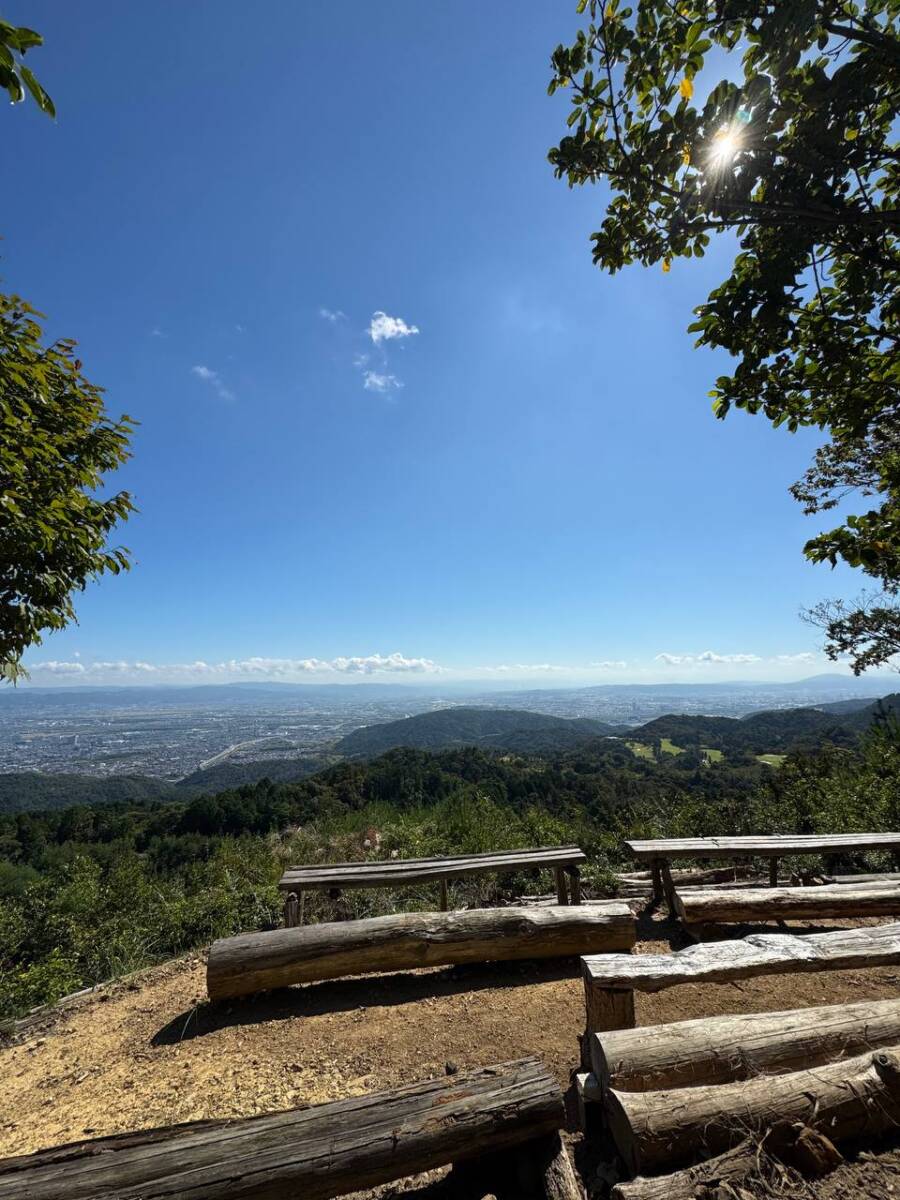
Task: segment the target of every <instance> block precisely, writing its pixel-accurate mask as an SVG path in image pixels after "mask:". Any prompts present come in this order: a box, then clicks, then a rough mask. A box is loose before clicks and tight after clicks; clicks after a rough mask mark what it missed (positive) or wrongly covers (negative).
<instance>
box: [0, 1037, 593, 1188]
mask: <svg viewBox="0 0 900 1200" xmlns="http://www.w3.org/2000/svg"><path fill="white" fill-rule="evenodd" d="M563 1120H564V1112H563V1103H562V1096H561V1094H560V1090H559V1085H558V1084H557V1082H556V1080H555V1079H554V1078H553V1077H552V1076H551V1075H550V1074H549V1072H548V1071H547V1070H546V1068H545V1067H544V1066H543V1065H542V1064H541V1063H540V1061H539V1060H538V1059H535V1058H531V1059H523V1060H521V1061H519V1062H513V1063H503V1064H500V1065H499V1066H494V1067H486V1068H484V1069H482V1070H479V1071H472V1072H466V1073H465V1074H460V1075H456V1076H453V1077H452V1078H450V1079H446V1078H445V1079H438V1080H430V1081H427V1082H425V1083H418V1084H411V1085H408V1086H406V1087H402V1088H398V1089H396V1090H395V1091H391V1092H385V1093H382V1094H381V1095H372V1096H360V1097H356V1098H354V1099H352V1100H342V1101H339V1102H337V1103H334V1104H321V1105H315V1106H313V1107H311V1108H303V1109H292V1110H290V1111H288V1112H280V1113H273V1114H271V1115H270V1116H263V1117H251V1118H247V1119H244V1120H228V1121H200V1122H195V1123H193V1124H189V1125H174V1126H168V1127H166V1128H162V1129H148V1130H143V1131H140V1132H137V1133H128V1134H120V1135H118V1136H115V1137H107V1138H97V1139H94V1140H91V1141H86V1142H78V1143H73V1144H71V1145H68V1146H60V1147H56V1148H54V1149H50V1150H42V1151H40V1152H39V1153H37V1154H32V1155H28V1156H25V1157H20V1158H11V1159H4V1160H0V1200H26V1198H27V1200H297V1198H298V1197H302V1198H303V1200H329V1198H330V1197H333V1196H340V1195H343V1194H345V1193H346V1192H352V1191H357V1190H360V1189H363V1188H369V1187H375V1186H377V1185H378V1184H381V1183H386V1182H389V1181H391V1180H394V1179H398V1178H402V1177H403V1176H405V1175H412V1174H415V1173H417V1172H420V1171H426V1170H430V1169H432V1168H434V1167H439V1166H443V1165H445V1164H446V1163H449V1162H456V1161H458V1160H464V1159H466V1158H468V1157H471V1156H473V1155H482V1154H490V1153H493V1152H496V1151H502V1150H505V1149H506V1148H508V1147H510V1146H514V1145H520V1144H521V1143H522V1142H527V1141H531V1140H532V1139H534V1138H542V1137H546V1136H547V1135H549V1134H552V1133H554V1132H555V1131H557V1130H558V1129H559V1128H560V1127H561V1125H562V1123H563ZM567 1200H569V1198H567Z"/></svg>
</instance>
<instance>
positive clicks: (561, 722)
mask: <svg viewBox="0 0 900 1200" xmlns="http://www.w3.org/2000/svg"><path fill="white" fill-rule="evenodd" d="M835 707H839V706H835ZM889 713H894V714H898V713H900V693H897V694H894V695H891V696H886V697H885V698H884V699H883V700H877V701H876V702H875V703H874V704H865V705H862V706H857V705H854V706H853V707H852V709H851V710H850V711H847V710H846V709H843V710H841V711H826V710H824V709H819V708H789V709H776V710H773V711H771V712H757V713H751V714H750V715H749V716H746V717H701V716H678V715H667V716H662V717H657V718H655V719H654V720H652V721H648V722H647V723H646V724H645V725H639V726H636V727H634V728H626V727H623V726H615V725H608V724H604V722H602V721H593V720H589V719H587V718H578V719H575V720H567V719H565V718H563V717H552V716H548V715H545V714H543V713H534V712H527V711H516V710H514V709H490V708H445V709H440V710H439V711H437V712H430V713H422V714H421V715H419V716H415V717H407V718H406V719H404V720H400V721H388V722H385V723H384V724H378V725H368V726H366V727H364V728H363V729H356V730H354V731H353V733H351V734H348V735H347V736H346V737H345V738H342V739H341V740H340V741H339V742H338V743H337V745H336V746H335V750H336V752H337V753H338V754H342V755H344V756H345V757H347V758H371V757H374V756H375V755H377V754H383V753H384V752H385V751H386V750H392V749H395V748H397V747H400V746H407V747H411V748H414V749H417V750H443V749H449V748H451V747H453V746H481V747H482V748H485V749H494V750H507V751H510V752H515V753H530V754H542V753H559V752H562V751H565V750H571V749H575V748H576V747H579V746H585V745H586V744H587V743H589V742H591V741H594V740H596V739H598V738H605V737H619V738H625V739H626V740H627V741H628V742H629V743H632V744H634V743H636V744H640V745H643V746H649V747H653V746H655V745H658V744H659V743H660V742H662V741H666V740H667V741H669V742H670V743H672V745H673V746H675V747H678V748H680V749H682V750H690V749H694V748H696V749H704V750H709V749H712V750H719V751H732V752H743V753H747V754H783V753H786V752H788V751H791V750H796V749H809V748H814V747H815V746H819V745H822V744H824V743H826V742H830V743H831V744H833V745H836V746H849V745H852V744H853V743H854V742H855V741H856V739H857V738H858V736H859V734H860V733H861V732H863V730H865V729H868V728H869V726H870V725H871V724H872V722H873V721H874V720H875V719H876V718H877V716H878V715H879V714H885V715H886V714H889Z"/></svg>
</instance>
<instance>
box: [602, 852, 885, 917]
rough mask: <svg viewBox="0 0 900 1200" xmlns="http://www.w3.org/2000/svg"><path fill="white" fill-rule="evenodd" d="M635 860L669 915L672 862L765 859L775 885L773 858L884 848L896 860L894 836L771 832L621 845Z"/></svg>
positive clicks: (774, 859)
mask: <svg viewBox="0 0 900 1200" xmlns="http://www.w3.org/2000/svg"><path fill="white" fill-rule="evenodd" d="M625 845H626V846H627V847H628V849H629V850H630V851H631V853H632V855H633V856H634V858H635V859H636V860H637V861H638V862H644V863H649V865H650V870H651V871H652V873H653V895H654V898H655V899H657V900H661V899H662V898H663V897H665V898H666V900H667V902H668V904H669V908H670V910H672V911H674V895H675V888H674V885H673V881H672V871H671V863H672V860H673V859H676V858H687V859H692V860H694V861H698V862H706V861H710V860H716V859H725V860H728V861H731V862H739V861H741V860H744V859H751V858H765V859H768V861H769V884H770V886H772V887H774V886H775V885H776V884H777V883H778V860H779V859H780V858H785V857H787V856H794V855H805V854H816V855H824V856H825V857H829V856H833V855H837V854H848V853H859V852H864V851H867V850H890V851H891V852H892V853H893V855H894V858H895V860H897V861H898V862H900V833H840V834H771V835H766V836H763V835H760V836H756V835H754V836H752V837H746V836H741V837H697V838H655V839H640V840H632V841H626V842H625Z"/></svg>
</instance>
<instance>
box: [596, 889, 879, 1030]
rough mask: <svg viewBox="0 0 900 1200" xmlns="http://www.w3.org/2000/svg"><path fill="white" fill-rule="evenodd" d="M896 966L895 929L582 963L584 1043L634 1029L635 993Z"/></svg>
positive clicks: (751, 940)
mask: <svg viewBox="0 0 900 1200" xmlns="http://www.w3.org/2000/svg"><path fill="white" fill-rule="evenodd" d="M796 890H797V891H798V892H800V891H803V890H805V889H800V888H798V889H796ZM809 890H810V891H813V890H816V891H818V890H820V889H809ZM897 963H900V924H891V925H876V926H873V927H871V928H866V929H833V930H829V931H828V932H827V933H811V934H787V933H758V934H752V935H750V936H749V937H745V938H741V939H739V940H736V941H729V942H706V943H702V944H700V945H697V946H690V947H689V948H688V949H687V950H679V951H677V952H676V953H675V954H636V955H631V954H601V955H588V956H585V957H583V958H582V960H581V965H582V974H583V977H584V988H585V1002H586V1008H587V1034H588V1042H589V1035H590V1034H592V1033H596V1032H599V1031H602V1030H606V1029H630V1028H633V1027H634V1024H635V1019H634V993H635V991H639V992H659V991H663V990H664V989H665V988H670V987H676V986H677V985H679V984H682V983H728V982H730V981H731V980H734V979H749V978H751V977H752V976H755V975H782V974H788V973H793V972H809V971H841V970H848V969H851V968H854V967H855V968H859V967H884V966H892V965H895V964H897ZM585 1052H586V1053H587V1046H586V1047H585Z"/></svg>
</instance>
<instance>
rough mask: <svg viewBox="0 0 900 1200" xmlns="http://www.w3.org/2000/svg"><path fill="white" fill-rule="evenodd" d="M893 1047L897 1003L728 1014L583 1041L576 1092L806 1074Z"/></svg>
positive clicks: (898, 1040) (899, 1013)
mask: <svg viewBox="0 0 900 1200" xmlns="http://www.w3.org/2000/svg"><path fill="white" fill-rule="evenodd" d="M897 1045H900V1000H864V1001H861V1002H860V1003H857V1004H826V1005H820V1006H817V1007H815V1008H796V1009H789V1010H787V1011H784V1012H765V1013H729V1014H727V1015H725V1016H719V1017H702V1018H700V1019H698V1020H691V1021H672V1022H670V1023H667V1024H664V1025H650V1026H646V1027H643V1028H641V1029H612V1030H607V1031H606V1032H604V1033H595V1034H592V1035H591V1037H590V1056H591V1067H592V1072H593V1073H592V1075H591V1076H590V1077H589V1078H588V1079H587V1080H585V1082H584V1085H583V1094H584V1096H585V1098H586V1099H587V1100H594V1101H596V1100H597V1099H598V1098H600V1097H602V1095H603V1094H604V1093H605V1092H606V1091H608V1090H609V1089H611V1088H612V1089H615V1090H616V1091H619V1092H652V1091H662V1090H664V1089H666V1088H683V1087H700V1086H708V1085H711V1084H717V1083H733V1082H735V1081H736V1080H740V1079H753V1078H755V1077H756V1076H758V1075H781V1074H785V1073H787V1072H789V1071H798V1070H800V1069H801V1068H812V1067H817V1066H820V1065H822V1064H824V1063H829V1062H835V1061H837V1060H838V1059H840V1058H853V1057H855V1056H857V1055H859V1054H864V1053H865V1052H866V1051H867V1050H875V1049H880V1048H881V1047H885V1046H897Z"/></svg>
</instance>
